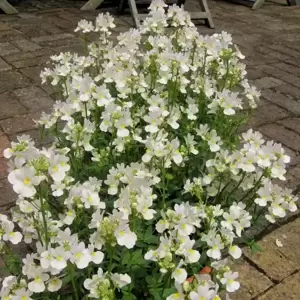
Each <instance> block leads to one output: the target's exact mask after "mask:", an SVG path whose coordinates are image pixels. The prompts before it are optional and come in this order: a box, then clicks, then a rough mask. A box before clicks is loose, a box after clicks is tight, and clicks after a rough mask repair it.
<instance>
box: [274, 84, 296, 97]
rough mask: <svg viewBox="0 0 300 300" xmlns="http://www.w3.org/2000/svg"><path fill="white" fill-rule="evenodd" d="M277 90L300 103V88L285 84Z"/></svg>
mask: <svg viewBox="0 0 300 300" xmlns="http://www.w3.org/2000/svg"><path fill="white" fill-rule="evenodd" d="M276 90H277V91H279V92H280V93H283V94H285V95H286V96H287V97H290V98H293V99H295V100H297V101H300V88H297V87H295V86H293V85H291V84H283V85H280V86H278V87H276Z"/></svg>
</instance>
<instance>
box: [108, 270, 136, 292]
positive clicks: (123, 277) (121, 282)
mask: <svg viewBox="0 0 300 300" xmlns="http://www.w3.org/2000/svg"><path fill="white" fill-rule="evenodd" d="M110 278H111V280H112V281H113V282H114V284H115V286H116V287H117V288H120V289H121V288H122V287H124V286H125V285H127V284H130V283H131V278H130V276H129V275H128V274H119V273H113V274H111V276H110Z"/></svg>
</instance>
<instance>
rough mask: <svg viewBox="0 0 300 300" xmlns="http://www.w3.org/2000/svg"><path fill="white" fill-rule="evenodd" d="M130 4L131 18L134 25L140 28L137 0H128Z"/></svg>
mask: <svg viewBox="0 0 300 300" xmlns="http://www.w3.org/2000/svg"><path fill="white" fill-rule="evenodd" d="M128 4H129V9H130V12H131V16H132V19H133V22H134V25H135V27H136V28H139V27H140V20H139V13H138V10H137V7H136V3H135V0H128Z"/></svg>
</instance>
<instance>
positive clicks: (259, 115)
mask: <svg viewBox="0 0 300 300" xmlns="http://www.w3.org/2000/svg"><path fill="white" fill-rule="evenodd" d="M288 116H289V114H288V113H287V111H286V110H285V109H282V108H280V107H279V106H277V105H274V104H268V105H262V106H260V107H259V109H258V110H257V111H256V112H255V114H254V116H253V117H252V118H251V119H250V122H249V124H248V125H249V127H254V128H257V127H258V126H260V125H263V124H268V123H272V122H275V121H277V120H280V119H283V118H286V117H288Z"/></svg>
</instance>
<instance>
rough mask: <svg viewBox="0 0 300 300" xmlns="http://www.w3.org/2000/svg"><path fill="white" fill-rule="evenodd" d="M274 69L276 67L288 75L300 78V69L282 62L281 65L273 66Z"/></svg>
mask: <svg viewBox="0 0 300 300" xmlns="http://www.w3.org/2000/svg"><path fill="white" fill-rule="evenodd" d="M299 55H300V54H299ZM272 67H275V68H277V69H280V70H283V71H285V72H287V73H291V74H292V75H295V76H297V77H300V68H299V67H295V66H293V65H291V64H288V63H283V62H280V63H275V64H272Z"/></svg>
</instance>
